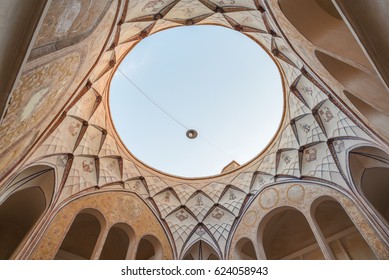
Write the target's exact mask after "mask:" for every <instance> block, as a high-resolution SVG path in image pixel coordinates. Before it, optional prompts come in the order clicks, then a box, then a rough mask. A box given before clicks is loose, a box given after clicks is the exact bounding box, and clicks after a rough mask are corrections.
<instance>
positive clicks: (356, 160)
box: [349, 147, 389, 225]
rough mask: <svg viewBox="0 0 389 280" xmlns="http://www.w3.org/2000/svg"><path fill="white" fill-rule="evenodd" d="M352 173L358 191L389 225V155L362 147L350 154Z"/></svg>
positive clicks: (378, 150)
mask: <svg viewBox="0 0 389 280" xmlns="http://www.w3.org/2000/svg"><path fill="white" fill-rule="evenodd" d="M349 164H350V173H351V176H352V179H353V182H354V185H355V187H356V189H357V191H358V192H359V193H360V194H361V195H362V196H363V197H364V198H365V199H366V201H367V202H368V204H369V205H370V206H371V207H372V208H373V209H375V211H376V212H377V213H378V215H379V217H380V218H381V219H382V221H384V223H386V224H387V225H388V224H389V185H388V182H389V155H388V154H387V153H385V152H383V151H381V150H380V149H378V148H374V147H360V148H356V149H354V150H352V151H351V152H350V153H349Z"/></svg>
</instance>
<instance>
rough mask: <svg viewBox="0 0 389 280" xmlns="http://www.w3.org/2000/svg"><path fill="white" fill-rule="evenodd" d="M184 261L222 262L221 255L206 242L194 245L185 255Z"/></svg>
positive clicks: (201, 241)
mask: <svg viewBox="0 0 389 280" xmlns="http://www.w3.org/2000/svg"><path fill="white" fill-rule="evenodd" d="M182 259H183V260H220V257H219V254H218V253H217V252H216V251H215V249H213V248H212V246H210V245H209V244H208V243H207V242H205V241H204V240H199V241H197V242H196V243H194V244H193V245H192V246H191V247H190V248H189V249H188V250H187V251H186V252H185V254H184V257H183V258H182Z"/></svg>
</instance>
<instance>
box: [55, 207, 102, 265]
mask: <svg viewBox="0 0 389 280" xmlns="http://www.w3.org/2000/svg"><path fill="white" fill-rule="evenodd" d="M104 226H105V219H104V217H103V215H102V214H101V213H100V212H99V211H97V210H94V209H84V210H82V211H80V212H79V213H78V214H77V216H76V217H75V218H74V220H73V222H72V224H71V226H70V228H69V230H68V232H67V233H66V235H65V238H64V239H63V241H62V243H61V246H60V248H59V249H58V251H57V254H56V255H55V259H57V260H84V259H91V258H92V256H93V253H94V250H95V247H96V243H97V241H98V239H99V237H100V233H101V231H102V229H103V228H104Z"/></svg>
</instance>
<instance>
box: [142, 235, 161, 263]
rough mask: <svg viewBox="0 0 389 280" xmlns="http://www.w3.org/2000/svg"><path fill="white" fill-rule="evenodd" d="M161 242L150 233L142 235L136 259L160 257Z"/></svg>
mask: <svg viewBox="0 0 389 280" xmlns="http://www.w3.org/2000/svg"><path fill="white" fill-rule="evenodd" d="M162 256H163V252H162V245H161V242H160V241H159V240H158V239H157V238H156V237H155V236H152V235H146V236H143V237H142V239H141V240H140V241H139V244H138V249H137V252H136V257H135V259H136V260H160V259H162Z"/></svg>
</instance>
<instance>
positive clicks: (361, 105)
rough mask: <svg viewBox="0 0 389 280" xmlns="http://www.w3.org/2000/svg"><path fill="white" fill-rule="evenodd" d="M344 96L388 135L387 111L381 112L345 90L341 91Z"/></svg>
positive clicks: (388, 115)
mask: <svg viewBox="0 0 389 280" xmlns="http://www.w3.org/2000/svg"><path fill="white" fill-rule="evenodd" d="M343 93H344V95H345V96H346V98H347V99H348V100H349V101H350V102H351V103H352V104H353V105H354V106H355V107H356V108H357V110H358V111H359V112H360V113H361V114H362V115H363V116H365V118H366V119H368V120H369V121H370V122H371V123H372V124H373V125H374V126H375V127H377V128H379V129H380V130H382V131H383V132H384V133H385V134H386V135H388V136H389V113H388V112H381V111H380V110H378V109H376V108H374V107H373V106H371V105H370V104H368V103H366V102H365V101H364V100H363V99H360V98H358V97H356V96H355V95H353V94H352V93H351V92H348V91H347V90H345V91H343Z"/></svg>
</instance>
